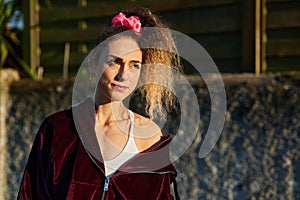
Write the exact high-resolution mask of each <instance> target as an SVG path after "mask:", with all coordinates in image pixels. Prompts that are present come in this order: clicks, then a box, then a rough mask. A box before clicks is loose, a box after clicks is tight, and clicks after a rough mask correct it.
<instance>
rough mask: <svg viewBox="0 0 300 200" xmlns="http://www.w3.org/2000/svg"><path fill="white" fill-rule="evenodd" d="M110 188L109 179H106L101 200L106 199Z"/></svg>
mask: <svg viewBox="0 0 300 200" xmlns="http://www.w3.org/2000/svg"><path fill="white" fill-rule="evenodd" d="M108 186H109V178H106V179H105V182H104V186H103V193H102V197H101V200H104V199H105V195H106V192H107V191H108Z"/></svg>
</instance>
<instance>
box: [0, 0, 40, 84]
mask: <svg viewBox="0 0 300 200" xmlns="http://www.w3.org/2000/svg"><path fill="white" fill-rule="evenodd" d="M21 3H22V2H21V1H20V0H15V1H8V0H6V1H4V0H0V69H1V68H3V67H4V64H5V62H6V61H7V58H8V56H11V58H12V59H13V60H14V61H15V62H16V64H17V65H18V66H19V67H21V68H22V69H23V70H24V71H25V72H26V74H27V75H28V76H29V77H31V78H33V79H36V78H37V75H36V73H34V72H33V71H32V70H31V68H30V66H29V65H28V64H27V63H26V62H25V61H24V60H23V59H22V58H21V57H20V56H19V55H18V53H17V50H16V48H19V45H20V44H19V43H18V41H17V40H16V34H17V32H18V31H19V30H17V29H10V27H9V21H10V20H11V19H12V17H16V18H18V17H20V7H21Z"/></svg>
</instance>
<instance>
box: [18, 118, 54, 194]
mask: <svg viewBox="0 0 300 200" xmlns="http://www.w3.org/2000/svg"><path fill="white" fill-rule="evenodd" d="M52 135H53V128H51V126H49V125H47V123H46V122H44V123H43V124H42V126H41V128H40V130H39V131H38V133H37V135H36V137H35V140H34V142H33V145H32V149H31V152H30V154H29V158H28V161H27V165H26V168H25V171H24V174H23V178H22V181H21V184H20V189H19V193H18V197H17V199H18V200H25V199H26V200H30V199H41V200H43V199H53V198H52V194H51V193H52V192H51V188H53V183H52V182H53V181H52V180H53V179H52V177H53V169H52V164H51V155H50V152H51V141H52Z"/></svg>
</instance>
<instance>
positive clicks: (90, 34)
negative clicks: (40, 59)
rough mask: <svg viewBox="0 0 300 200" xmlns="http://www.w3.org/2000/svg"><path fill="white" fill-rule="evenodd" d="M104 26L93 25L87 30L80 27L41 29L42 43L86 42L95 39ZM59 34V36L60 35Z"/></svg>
mask: <svg viewBox="0 0 300 200" xmlns="http://www.w3.org/2000/svg"><path fill="white" fill-rule="evenodd" d="M103 28H104V27H103V26H102V27H101V26H91V27H88V28H87V29H85V30H80V29H75V28H74V29H43V30H42V31H41V34H40V37H41V44H47V43H64V42H67V41H68V42H86V41H95V40H96V39H97V37H98V35H99V33H100V31H101V29H103ZM58 36H59V37H58Z"/></svg>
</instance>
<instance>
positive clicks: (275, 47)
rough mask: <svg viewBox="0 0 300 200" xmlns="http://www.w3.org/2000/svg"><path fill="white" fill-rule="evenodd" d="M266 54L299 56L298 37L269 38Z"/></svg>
mask: <svg viewBox="0 0 300 200" xmlns="http://www.w3.org/2000/svg"><path fill="white" fill-rule="evenodd" d="M267 55H268V56H279V57H283V56H300V39H298V40H293V39H279V40H275V39H273V40H269V41H268V48H267Z"/></svg>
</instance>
